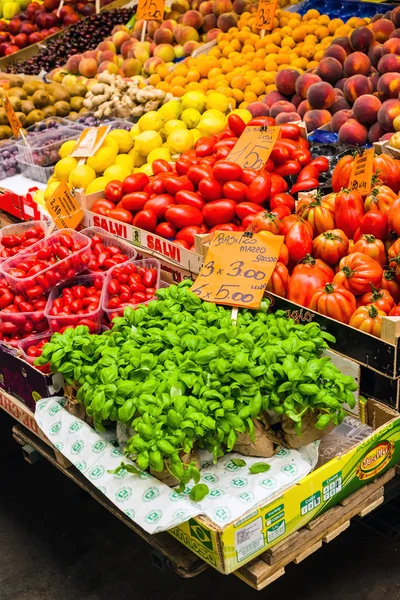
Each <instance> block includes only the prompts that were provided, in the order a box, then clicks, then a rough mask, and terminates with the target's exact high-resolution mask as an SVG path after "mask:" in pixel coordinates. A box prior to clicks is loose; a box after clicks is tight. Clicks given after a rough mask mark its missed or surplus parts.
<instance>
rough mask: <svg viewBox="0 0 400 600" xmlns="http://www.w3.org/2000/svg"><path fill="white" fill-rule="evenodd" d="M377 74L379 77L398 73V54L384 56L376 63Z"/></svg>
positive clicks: (399, 57) (399, 64)
mask: <svg viewBox="0 0 400 600" xmlns="http://www.w3.org/2000/svg"><path fill="white" fill-rule="evenodd" d="M378 72H379V74H380V75H383V74H384V73H400V56H399V55H398V54H385V55H384V56H382V58H381V59H380V61H379V62H378Z"/></svg>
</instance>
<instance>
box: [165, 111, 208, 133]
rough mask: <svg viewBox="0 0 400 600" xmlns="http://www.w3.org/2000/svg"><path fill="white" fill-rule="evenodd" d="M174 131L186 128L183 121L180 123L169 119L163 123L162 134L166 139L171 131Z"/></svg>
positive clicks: (177, 120)
mask: <svg viewBox="0 0 400 600" xmlns="http://www.w3.org/2000/svg"><path fill="white" fill-rule="evenodd" d="M183 112H185V111H183ZM199 114H200V113H199ZM175 129H187V127H186V124H185V123H184V122H183V121H180V120H179V119H171V120H170V121H167V122H166V123H165V125H164V129H163V130H162V134H163V136H164V137H166V138H167V137H168V136H169V135H170V134H171V133H172V132H173V131H175Z"/></svg>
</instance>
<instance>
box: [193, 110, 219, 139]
mask: <svg viewBox="0 0 400 600" xmlns="http://www.w3.org/2000/svg"><path fill="white" fill-rule="evenodd" d="M224 128H225V122H224V121H222V120H221V119H219V118H217V117H216V116H215V115H207V116H206V117H202V118H201V119H200V123H199V124H198V125H197V129H198V130H199V131H200V133H201V135H204V136H207V137H208V136H212V135H214V134H216V133H220V132H221V131H222V130H223V129H224Z"/></svg>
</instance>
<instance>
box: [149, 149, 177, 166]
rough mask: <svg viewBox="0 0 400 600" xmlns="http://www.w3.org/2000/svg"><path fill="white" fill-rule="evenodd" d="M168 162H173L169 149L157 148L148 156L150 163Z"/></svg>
mask: <svg viewBox="0 0 400 600" xmlns="http://www.w3.org/2000/svg"><path fill="white" fill-rule="evenodd" d="M160 159H162V160H166V161H170V160H171V153H170V151H169V150H168V148H156V149H155V150H152V151H151V152H149V154H148V156H147V162H148V163H150V164H151V163H153V162H154V161H155V160H160Z"/></svg>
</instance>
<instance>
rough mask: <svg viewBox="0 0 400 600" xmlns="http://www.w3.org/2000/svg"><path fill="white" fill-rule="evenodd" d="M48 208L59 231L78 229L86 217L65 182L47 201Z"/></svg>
mask: <svg viewBox="0 0 400 600" xmlns="http://www.w3.org/2000/svg"><path fill="white" fill-rule="evenodd" d="M46 208H47V210H48V212H49V214H50V216H51V217H52V218H53V220H54V223H55V224H56V225H57V227H58V228H59V229H66V228H67V229H68V228H69V229H76V228H77V227H78V225H79V223H80V222H81V221H82V219H83V216H84V215H83V210H82V207H81V206H80V205H79V204H78V202H77V200H76V198H75V197H74V196H73V195H72V194H71V192H70V190H69V187H68V184H67V183H66V182H65V181H62V182H61V183H60V185H59V186H58V187H57V189H56V190H55V191H54V192H53V194H52V195H51V196H50V198H48V199H47V200H46Z"/></svg>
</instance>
